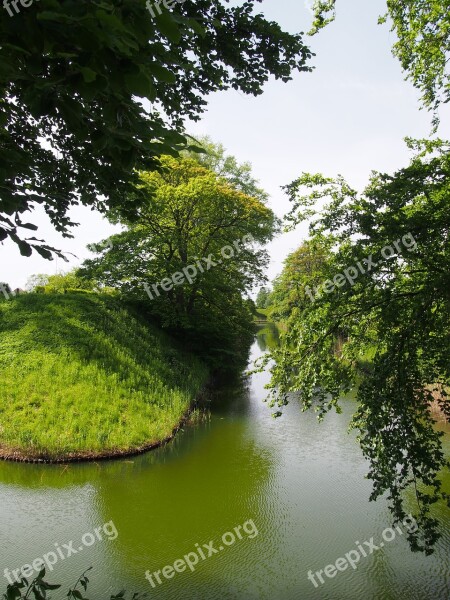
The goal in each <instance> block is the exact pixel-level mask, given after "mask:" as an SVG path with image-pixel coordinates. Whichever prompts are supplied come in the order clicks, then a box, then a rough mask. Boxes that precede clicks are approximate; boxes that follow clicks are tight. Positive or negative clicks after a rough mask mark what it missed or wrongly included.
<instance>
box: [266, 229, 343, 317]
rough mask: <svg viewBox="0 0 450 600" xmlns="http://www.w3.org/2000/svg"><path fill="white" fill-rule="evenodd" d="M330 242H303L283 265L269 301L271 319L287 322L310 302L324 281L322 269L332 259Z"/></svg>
mask: <svg viewBox="0 0 450 600" xmlns="http://www.w3.org/2000/svg"><path fill="white" fill-rule="evenodd" d="M331 245H332V242H331V240H330V239H327V238H322V237H320V236H316V237H315V238H314V239H312V240H307V241H306V242H304V243H303V244H302V245H301V246H300V247H299V248H298V249H297V250H296V251H295V252H292V254H290V255H289V256H288V257H287V259H286V260H285V261H284V268H283V271H282V273H281V274H280V275H279V276H278V277H277V278H276V279H275V281H274V285H273V291H272V294H271V297H270V300H271V302H270V311H269V317H270V318H271V319H274V320H276V321H284V320H286V319H288V318H289V316H291V315H292V314H293V313H294V312H295V311H300V310H302V309H303V308H305V305H307V304H308V303H310V302H311V292H310V290H313V289H314V288H315V287H316V286H317V284H318V283H319V282H320V281H321V280H323V275H324V272H323V266H324V264H325V262H326V260H327V258H328V257H329V256H330V246H331Z"/></svg>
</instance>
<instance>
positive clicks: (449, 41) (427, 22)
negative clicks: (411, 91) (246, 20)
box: [310, 0, 450, 126]
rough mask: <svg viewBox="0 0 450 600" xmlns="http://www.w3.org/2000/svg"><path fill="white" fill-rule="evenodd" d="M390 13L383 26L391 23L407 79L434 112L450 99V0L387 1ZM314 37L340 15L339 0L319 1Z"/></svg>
mask: <svg viewBox="0 0 450 600" xmlns="http://www.w3.org/2000/svg"><path fill="white" fill-rule="evenodd" d="M386 3H387V14H386V15H384V16H383V17H381V18H380V19H379V22H380V23H386V22H387V21H388V20H390V21H391V25H392V31H393V32H394V33H395V34H396V36H397V41H396V42H395V43H394V46H393V54H394V56H396V57H397V58H398V59H399V61H400V63H401V65H402V68H403V70H404V71H405V72H406V78H407V79H409V80H410V81H411V82H412V83H413V84H414V85H415V86H416V87H417V88H418V89H419V90H420V91H421V93H422V102H423V105H424V106H425V107H426V108H428V109H430V110H432V111H434V118H433V123H434V125H435V126H437V124H438V123H439V119H438V116H437V110H438V108H439V106H440V105H441V104H442V103H447V102H448V101H449V100H450V71H449V67H448V64H449V60H450V18H449V13H450V0H386ZM314 16H315V18H314V23H313V27H312V30H311V32H310V33H311V34H315V33H317V32H318V31H319V30H320V29H322V28H323V27H325V26H326V25H327V24H328V23H330V22H331V21H333V20H334V19H335V16H336V0H325V1H323V0H317V1H316V2H315V5H314Z"/></svg>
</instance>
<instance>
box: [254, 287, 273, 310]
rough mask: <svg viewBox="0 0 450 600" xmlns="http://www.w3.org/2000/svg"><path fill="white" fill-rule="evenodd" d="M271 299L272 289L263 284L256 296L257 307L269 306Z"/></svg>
mask: <svg viewBox="0 0 450 600" xmlns="http://www.w3.org/2000/svg"><path fill="white" fill-rule="evenodd" d="M269 301H270V290H269V289H268V288H266V287H265V286H263V287H262V288H261V289H260V290H259V292H258V295H257V296H256V307H257V308H268V305H269Z"/></svg>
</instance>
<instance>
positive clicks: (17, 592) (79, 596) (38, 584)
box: [3, 567, 147, 600]
mask: <svg viewBox="0 0 450 600" xmlns="http://www.w3.org/2000/svg"><path fill="white" fill-rule="evenodd" d="M91 569H92V567H90V568H89V569H87V570H86V571H85V572H84V573H83V574H82V575H81V577H79V578H78V580H77V582H76V583H75V585H74V586H73V587H72V588H70V590H69V591H68V592H67V594H66V598H69V600H89V599H88V598H87V596H83V593H82V592H81V590H80V589H79V588H82V589H83V590H84V593H86V592H87V587H88V584H89V578H88V577H87V575H86V573H88V572H89V571H90V570H91ZM44 577H45V569H42V570H41V572H40V573H39V575H38V576H37V577H36V578H35V579H33V581H31V582H30V583H28V580H27V579H25V577H23V578H22V579H21V581H20V582H16V583H13V584H10V585H8V587H7V589H6V593H5V594H3V600H27V599H28V598H31V596H30V594H33V596H34V599H35V600H47V599H48V600H50V598H51V596H48V595H47V593H48V592H50V591H52V590H58V589H59V588H60V587H61V586H60V585H56V584H51V583H48V582H47V581H45V579H44ZM125 598H126V596H125V592H124V591H122V592H120V593H119V594H114V595H113V596H111V597H110V600H125ZM144 598H147V594H133V596H132V598H131V600H143V599H144Z"/></svg>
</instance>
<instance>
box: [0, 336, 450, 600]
mask: <svg viewBox="0 0 450 600" xmlns="http://www.w3.org/2000/svg"><path fill="white" fill-rule="evenodd" d="M267 343H269V344H271V343H275V341H274V338H273V332H270V331H267V330H263V331H262V334H261V335H260V336H259V337H258V340H257V343H255V345H254V346H253V348H252V358H255V357H257V356H258V355H259V354H260V353H261V351H262V350H264V347H265V344H267ZM266 382H267V375H266V374H257V375H254V376H252V377H251V378H250V379H247V380H246V379H244V380H243V381H242V383H241V385H235V384H233V385H231V384H230V387H229V388H228V389H224V390H222V391H221V393H220V394H218V397H217V398H216V399H215V400H214V403H213V406H212V415H211V420H210V421H209V422H207V423H204V424H202V425H200V426H198V427H195V428H188V429H186V430H185V431H184V432H183V433H182V434H181V435H179V436H178V437H177V438H176V440H175V441H174V442H173V443H171V444H169V445H168V446H166V447H164V448H161V449H159V450H157V451H154V452H151V453H149V454H146V455H144V456H140V457H137V458H132V459H127V460H120V461H114V462H107V463H99V464H82V465H70V466H67V467H64V466H38V465H21V464H14V463H0V519H1V542H2V543H1V544H0V580H1V581H3V583H2V584H1V586H0V593H1V592H3V591H4V589H6V584H7V581H6V579H4V578H3V576H2V574H3V569H4V568H9V569H10V570H12V569H14V568H17V567H20V566H22V565H23V564H29V563H31V562H32V561H33V560H34V559H36V558H40V557H42V556H43V555H44V554H45V553H48V552H50V551H53V550H55V544H59V547H62V545H63V544H67V543H68V542H69V541H71V540H72V541H73V542H74V543H73V547H74V549H77V553H76V554H74V555H72V556H71V557H70V558H67V559H65V560H64V561H63V560H59V562H58V563H57V564H56V565H55V567H54V570H53V572H52V573H51V574H50V576H49V577H48V579H49V580H50V581H52V582H57V583H63V584H65V585H66V586H68V585H70V584H72V583H73V582H74V581H75V580H76V579H77V578H78V576H79V575H80V573H81V572H82V571H83V570H84V569H86V568H87V567H89V566H91V565H92V566H93V567H94V569H93V571H92V573H91V574H90V579H91V584H90V588H89V590H90V594H89V597H90V598H91V599H92V598H95V600H99V599H101V598H107V597H109V595H108V594H109V593H112V592H117V591H119V590H120V589H121V588H125V589H127V590H129V591H147V592H149V597H150V598H160V599H167V600H169V599H170V600H178V599H180V600H181V599H183V600H184V599H194V598H195V599H197V598H201V599H203V600H214V599H217V600H219V599H220V600H223V599H230V600H231V599H236V600H252V599H254V600H265V599H267V600H269V599H270V600H298V599H304V600H309V599H311V600H315V599H320V600H327V599H330V600H341V599H342V600H353V599H354V600H360V599H361V598H365V599H377V600H378V599H379V600H403V599H404V600H428V599H429V600H444V599H447V598H448V597H449V595H450V587H449V578H450V567H449V560H448V558H449V551H450V533H449V532H450V527H449V526H450V518H449V512H448V509H446V508H445V507H444V506H440V507H439V508H438V509H437V514H438V516H439V518H440V519H441V521H442V524H443V534H444V535H443V538H442V540H441V541H440V543H439V545H438V547H437V551H436V553H435V555H433V556H431V557H425V556H423V555H422V554H413V553H411V551H410V550H409V546H408V544H407V543H406V541H405V539H404V535H400V534H399V533H398V532H397V534H396V537H395V539H394V540H393V541H390V542H389V543H387V542H385V543H384V547H383V548H381V549H380V550H377V551H375V552H373V553H372V554H371V555H369V556H367V557H366V558H362V559H361V561H360V562H359V563H358V564H357V565H356V568H355V569H351V568H348V569H347V570H346V571H343V572H338V573H337V575H336V576H335V577H333V578H332V579H328V578H327V577H324V576H323V577H324V584H320V582H318V587H317V588H316V587H314V585H313V583H312V582H311V581H310V580H309V579H308V577H307V573H308V571H309V570H312V571H313V572H316V571H319V570H321V569H324V567H325V566H326V565H328V564H331V563H335V562H336V559H338V558H339V557H344V555H345V553H347V552H349V551H351V550H354V549H355V548H356V546H355V542H360V543H363V542H364V541H368V540H370V539H371V538H372V537H373V538H374V542H375V544H378V543H379V542H380V541H382V537H381V534H382V532H383V531H384V530H385V528H387V527H390V526H391V519H390V514H389V512H388V510H387V505H386V502H384V501H378V502H376V503H373V502H372V503H370V502H369V501H368V498H369V495H370V491H371V484H370V482H369V481H367V480H366V479H365V478H364V475H365V474H366V472H367V469H368V466H367V463H365V461H364V459H363V458H362V457H361V453H360V450H359V447H358V445H357V443H356V441H355V435H354V434H350V435H349V434H348V432H347V428H348V423H349V420H350V417H351V415H352V413H353V411H354V409H355V404H354V402H353V401H352V400H351V399H347V400H344V401H343V409H344V411H343V414H342V415H336V414H330V415H329V416H328V417H327V419H326V420H325V422H324V423H322V424H319V423H317V421H316V418H315V415H314V414H313V413H301V411H300V409H299V407H298V405H297V404H296V403H292V404H290V405H289V406H288V407H287V408H286V410H285V414H284V416H283V417H282V418H281V419H277V420H274V419H273V418H272V417H271V411H270V409H268V407H267V406H266V405H265V404H264V403H263V402H262V399H263V398H264V397H265V394H266V391H265V390H264V384H265V383H266ZM445 443H446V447H447V450H448V449H449V435H448V433H447V436H446V441H445ZM447 483H448V482H447ZM412 501H413V498H411V502H412ZM411 506H412V507H413V505H411ZM111 520H112V521H113V523H114V525H115V527H116V528H117V531H118V537H117V538H116V539H115V540H108V539H106V537H107V536H105V535H103V537H104V538H105V539H104V540H103V541H102V542H100V541H97V542H96V543H94V544H93V545H92V546H91V547H86V546H85V547H83V550H82V551H80V550H79V548H80V547H81V546H82V545H81V543H80V541H81V538H82V536H83V535H84V534H85V533H88V532H94V530H95V528H98V527H100V526H102V525H103V524H104V523H106V522H109V521H111ZM249 521H252V523H253V524H254V526H255V527H256V529H257V532H258V534H257V535H256V534H255V530H253V529H252V525H251V524H249V523H248V522H249ZM246 522H247V531H252V532H253V533H252V534H251V536H247V534H245V532H244V530H243V529H241V530H240V533H241V537H242V539H238V538H237V536H236V535H235V537H236V541H235V543H234V544H232V545H230V546H228V547H227V546H225V545H224V544H223V543H221V537H222V535H223V534H224V533H225V532H233V530H234V528H235V527H237V526H239V525H242V524H244V523H246ZM112 537H114V536H112ZM226 539H228V540H229V541H230V540H231V537H228V538H226ZM210 541H213V542H214V547H215V548H217V549H218V548H219V547H220V546H221V545H222V546H223V550H221V551H220V550H219V551H218V552H217V553H215V554H213V555H212V556H211V557H209V558H206V559H205V560H201V559H200V560H199V564H198V565H197V566H196V567H195V571H194V572H191V571H190V570H187V571H185V572H183V573H175V575H174V576H173V578H172V579H170V580H167V579H165V578H164V577H163V578H162V582H163V583H162V584H161V585H159V584H157V583H156V587H155V588H152V586H151V585H150V583H149V582H148V581H147V580H146V579H145V577H144V573H145V571H147V570H148V571H150V572H154V571H158V570H160V569H162V568H163V567H164V566H166V565H173V564H174V562H175V561H176V560H178V559H182V558H183V556H184V555H186V554H188V553H189V552H192V551H195V550H196V548H198V547H196V546H195V544H199V545H200V547H202V545H203V544H206V545H208V544H209V543H210ZM205 554H207V551H206V550H205ZM53 597H54V598H59V597H61V598H62V597H64V594H60V595H59V596H58V594H55V595H54V596H53Z"/></svg>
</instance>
